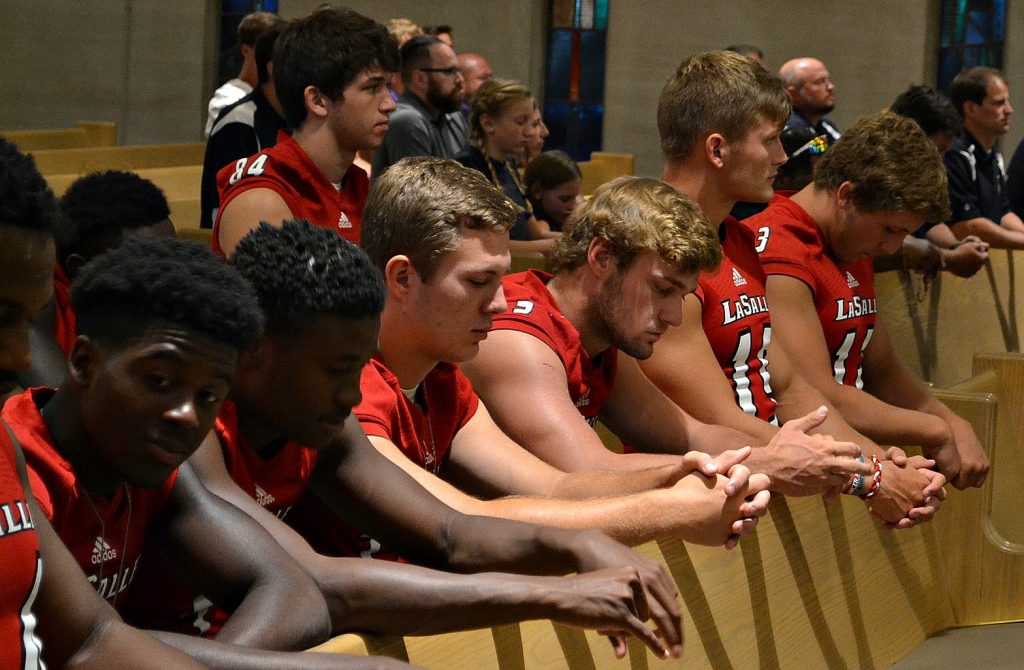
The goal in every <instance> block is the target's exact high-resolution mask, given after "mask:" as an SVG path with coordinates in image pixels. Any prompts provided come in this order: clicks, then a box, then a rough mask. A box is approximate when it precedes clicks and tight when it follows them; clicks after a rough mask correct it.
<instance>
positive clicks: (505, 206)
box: [292, 158, 768, 555]
mask: <svg viewBox="0 0 1024 670" xmlns="http://www.w3.org/2000/svg"><path fill="white" fill-rule="evenodd" d="M672 212H673V213H680V212H679V211H678V209H672ZM681 213H683V214H689V212H687V211H686V210H685V209H684V210H683V212H681ZM514 217H515V208H514V205H513V203H511V202H510V201H509V200H508V199H507V198H504V197H503V196H502V195H501V193H499V192H498V191H497V190H495V189H494V188H493V187H491V186H490V185H489V184H488V183H487V182H486V180H484V179H483V178H482V177H481V176H480V175H479V174H478V173H477V172H475V171H472V170H469V169H466V168H464V167H462V166H460V165H458V164H456V163H454V162H452V161H443V160H438V159H433V158H416V159H405V160H403V161H400V162H399V163H397V164H395V165H394V166H392V167H391V168H390V169H389V170H388V171H387V172H386V173H385V174H384V175H382V176H381V177H380V179H379V180H378V181H377V183H376V184H375V186H374V190H373V192H372V193H371V196H370V200H369V201H368V203H367V209H366V219H365V220H366V223H367V225H366V228H365V235H364V239H363V245H364V248H365V249H366V250H367V253H368V254H369V255H370V257H371V259H372V260H373V261H374V263H375V264H376V265H377V267H378V268H383V270H384V277H385V283H386V286H387V301H386V304H385V307H384V311H383V313H382V315H381V334H380V348H379V353H378V354H377V355H375V356H374V357H373V359H372V360H371V361H370V363H369V364H368V365H367V366H365V367H364V368H363V371H362V380H361V383H360V388H361V391H362V395H363V401H362V403H360V404H359V405H358V406H357V407H356V409H355V410H354V411H355V415H356V416H357V417H358V418H359V421H360V423H361V424H362V426H363V428H364V430H365V431H366V433H367V435H369V437H370V441H371V442H372V443H373V444H374V446H375V447H377V449H379V450H380V451H381V452H382V453H384V454H385V455H386V456H387V457H388V458H389V459H391V460H392V461H394V462H395V463H397V464H399V465H400V466H401V467H402V468H403V469H404V470H405V471H406V472H408V473H409V474H410V475H412V476H413V477H414V478H415V479H416V480H417V481H419V482H420V483H421V484H422V485H423V486H424V487H426V488H427V489H428V490H430V491H431V492H433V493H434V494H435V495H437V496H438V497H439V498H441V499H442V500H443V501H445V502H446V503H448V504H450V505H452V506H453V507H454V508H455V509H458V510H460V511H462V512H466V513H471V514H480V515H487V516H499V517H504V518H513V519H518V520H523V521H536V522H543V523H545V524H549V525H555V526H559V527H562V528H600V529H603V530H605V531H606V532H609V533H610V534H612V535H613V536H615V537H617V538H619V539H620V540H623V541H626V542H630V543H639V542H643V541H647V540H650V539H653V538H658V537H668V536H676V537H681V538H682V539H685V540H688V541H691V542H696V543H700V544H706V545H712V546H714V545H721V544H725V545H726V546H733V545H734V544H735V542H736V540H737V537H738V535H740V534H743V533H745V532H748V531H750V530H751V529H752V527H753V525H754V521H755V520H756V517H758V516H760V515H762V514H763V513H764V506H765V504H766V502H767V499H768V495H767V493H765V492H764V490H763V489H764V488H765V487H766V486H767V483H768V482H767V478H766V477H764V476H762V475H749V472H748V471H747V470H746V468H744V467H743V466H741V465H734V464H735V463H736V462H737V461H738V460H742V458H744V457H746V455H747V454H748V453H749V450H748V449H742V450H740V451H739V452H728V453H725V454H723V455H722V456H720V457H719V459H718V460H717V461H713V460H712V459H710V458H709V457H707V456H706V455H704V454H688V455H687V456H685V457H680V456H674V457H671V458H669V457H665V458H663V459H662V461H661V463H659V464H658V465H657V466H654V467H650V468H646V469H642V468H639V467H638V468H637V469H636V471H634V472H605V471H598V470H586V469H583V468H580V471H579V472H572V473H567V472H564V471H562V470H559V469H556V468H554V467H551V466H549V465H548V464H546V463H544V462H543V461H541V460H539V459H537V458H536V457H534V456H533V455H532V454H530V453H529V452H528V451H526V450H524V449H522V448H521V447H520V446H519V445H518V444H516V443H515V442H513V441H512V440H511V439H509V438H508V437H507V436H506V435H505V434H504V433H502V432H501V431H500V430H499V429H498V427H497V426H496V425H495V424H494V422H493V420H492V419H491V418H490V415H489V413H488V411H487V408H486V407H485V406H484V404H483V403H481V402H480V401H479V400H478V398H477V396H476V394H475V392H474V391H473V389H472V386H471V385H470V383H469V381H468V380H467V379H466V378H465V376H464V375H463V374H462V373H461V371H460V370H459V367H458V366H457V363H458V362H461V361H466V360H469V359H471V358H472V357H473V356H474V355H475V354H476V352H477V350H478V347H479V343H480V342H481V341H482V340H483V339H484V338H486V337H487V331H488V330H489V328H490V324H491V321H492V319H493V318H494V316H495V315H496V314H499V313H500V312H502V311H504V309H505V299H504V297H503V291H502V286H501V276H502V274H503V273H504V272H505V271H506V270H507V269H508V264H509V251H508V238H507V231H508V229H509V228H510V227H511V226H512V222H513V220H514ZM691 221H692V217H691ZM581 422H582V420H581ZM719 472H721V473H725V474H728V475H729V476H728V477H726V476H723V475H722V474H718V473H719ZM460 489H463V490H466V491H468V492H470V493H472V494H474V495H478V496H481V497H482V498H483V500H480V499H477V498H474V497H472V496H470V495H466V494H465V493H463V492H462V491H461V490H460ZM500 496H515V497H500ZM303 502H305V501H303ZM330 521H331V519H330V517H329V516H328V515H327V514H326V512H324V511H323V510H321V511H320V512H319V513H318V511H317V510H316V509H311V508H310V507H309V506H308V505H304V506H303V509H302V510H301V513H300V510H295V511H293V513H292V523H293V524H294V525H296V526H298V527H301V529H302V532H303V533H304V534H306V536H307V538H309V539H311V541H312V543H313V544H314V546H318V547H320V548H322V550H323V551H325V552H328V553H338V554H346V553H353V551H358V550H359V549H358V547H356V548H354V547H353V538H352V535H351V533H349V532H347V531H346V530H344V529H341V528H337V527H336V524H335V526H332V525H331V523H330ZM563 532H565V531H563ZM378 539H380V540H382V541H383V543H384V544H385V546H387V545H388V544H389V543H388V542H387V539H386V538H378ZM378 548H379V544H378V543H371V546H370V548H369V550H367V551H366V553H367V554H368V555H373V554H374V553H376V551H377V549H378ZM393 548H394V547H392V549H393ZM399 551H400V550H399Z"/></svg>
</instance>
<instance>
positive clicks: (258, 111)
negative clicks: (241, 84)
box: [199, 20, 288, 229]
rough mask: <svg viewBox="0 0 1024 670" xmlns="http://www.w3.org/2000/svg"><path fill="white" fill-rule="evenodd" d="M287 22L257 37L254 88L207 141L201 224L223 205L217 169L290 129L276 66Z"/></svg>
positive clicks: (207, 222)
mask: <svg viewBox="0 0 1024 670" xmlns="http://www.w3.org/2000/svg"><path fill="white" fill-rule="evenodd" d="M285 25H287V24H286V23H285V22H284V21H283V20H277V21H275V22H274V23H273V25H271V26H269V27H268V28H267V29H266V30H265V31H264V32H263V34H262V35H260V37H259V39H257V40H256V49H255V52H256V55H255V57H256V73H257V75H258V77H259V83H258V84H257V86H256V88H255V90H253V91H252V93H249V94H248V95H246V96H245V97H243V98H241V99H240V100H237V101H236V102H234V103H232V104H230V105H228V106H227V107H225V108H224V109H222V110H221V112H220V114H219V115H218V116H217V120H216V122H215V123H214V124H213V130H212V131H210V138H209V139H208V140H207V141H206V152H205V153H204V154H203V176H202V180H201V182H200V187H199V195H200V201H201V203H200V211H199V227H200V228H204V229H209V228H213V222H214V220H215V219H216V218H217V210H218V209H219V207H220V199H219V198H218V196H217V173H218V172H219V171H220V170H221V168H223V167H224V166H225V165H228V164H229V163H230V164H234V163H235V162H236V161H237V160H238V159H240V158H248V157H249V156H252V155H253V154H257V153H259V152H260V151H263V150H264V149H268V148H270V147H272V146H274V145H275V144H277V136H278V134H279V133H280V132H281V131H287V129H288V124H287V122H285V120H284V112H283V111H282V110H281V103H280V102H279V101H278V99H277V91H276V90H275V88H274V80H273V78H272V77H271V76H270V74H271V71H272V70H273V67H274V66H273V57H274V44H275V43H276V42H277V36H278V35H280V34H281V31H282V30H284V27H285Z"/></svg>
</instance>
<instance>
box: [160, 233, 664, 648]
mask: <svg viewBox="0 0 1024 670" xmlns="http://www.w3.org/2000/svg"><path fill="white" fill-rule="evenodd" d="M231 261H232V264H233V265H234V266H235V267H236V268H237V269H238V270H239V272H240V273H241V274H242V275H243V276H244V277H246V278H247V279H249V280H250V281H251V282H252V284H253V286H254V288H255V290H256V294H257V296H258V298H259V302H260V306H261V308H262V310H263V312H264V315H265V316H266V319H267V327H266V331H265V333H264V334H263V336H262V337H261V338H260V339H259V341H258V342H256V343H255V344H254V345H252V346H250V347H248V348H247V349H246V350H245V351H244V352H243V353H242V355H241V356H240V359H239V363H238V366H237V374H236V384H235V387H234V388H233V390H232V394H231V398H230V399H229V400H227V401H225V403H224V405H223V407H222V408H221V412H220V416H219V417H218V419H217V422H216V424H215V428H214V432H215V435H211V436H210V437H208V439H207V441H206V442H205V443H204V445H203V446H202V447H201V448H200V450H199V451H198V452H197V453H196V454H195V456H193V457H192V459H190V461H189V462H190V465H192V467H194V468H195V470H196V472H197V473H198V474H199V476H200V478H201V479H202V480H203V483H204V484H206V485H207V486H208V487H209V488H210V490H211V491H212V492H213V493H215V494H217V495H219V496H221V497H222V498H224V499H225V500H227V501H229V502H231V503H233V504H234V505H236V506H237V507H239V508H240V509H241V510H243V511H244V512H246V513H247V514H249V515H250V516H251V517H253V518H254V519H256V520H257V521H259V522H260V523H261V524H262V525H263V526H264V527H265V528H266V529H267V530H268V531H270V533H271V534H273V535H274V537H275V539H277V540H278V542H279V543H280V544H281V546H282V547H284V548H285V550H286V551H288V553H289V554H291V556H292V557H293V558H295V560H296V561H297V562H298V563H299V564H300V565H302V566H303V567H304V568H305V569H306V571H307V572H308V573H309V574H310V575H311V576H312V577H313V579H314V581H315V582H316V583H317V584H318V586H319V587H320V589H321V591H322V593H323V594H324V596H325V598H326V599H327V601H328V606H329V609H330V612H331V618H332V623H333V628H334V631H335V632H344V631H360V632H371V633H378V634H391V635H395V634H397V635H425V634H430V633H436V632H447V631H451V630H457V629H461V628H471V627H481V626H493V625H498V624H503V623H510V622H515V621H520V620H523V619H533V618H546V617H550V618H553V619H555V620H558V621H561V622H564V623H569V624H576V625H581V626H591V627H597V628H600V629H605V630H619V629H621V630H626V631H628V632H632V633H636V634H638V635H640V636H641V637H642V638H643V640H644V641H645V642H646V643H647V644H649V645H651V647H652V648H653V649H655V650H656V651H658V652H660V653H664V650H665V646H664V644H663V643H662V642H659V641H658V640H657V637H656V636H655V635H654V633H653V632H652V631H651V630H650V629H649V628H647V627H646V626H644V625H643V624H642V623H641V621H640V618H646V616H645V615H643V614H640V613H642V612H644V611H645V609H646V604H645V603H644V601H643V599H642V598H640V597H638V595H637V594H638V593H640V592H642V588H643V587H642V584H641V581H640V577H639V575H638V573H637V570H636V569H635V568H633V567H632V566H629V565H619V566H617V567H615V568H613V569H610V570H598V571H594V572H590V573H586V574H583V575H580V576H576V577H568V578H563V577H524V576H520V575H513V574H496V573H493V572H492V573H487V574H478V575H457V574H450V573H444V572H437V571H433V570H428V569H426V568H421V567H417V566H415V565H407V564H397V563H387V562H383V561H364V560H362V559H359V558H334V557H327V556H323V555H319V554H317V553H315V552H314V551H313V550H312V549H311V548H310V546H309V545H308V544H307V543H306V542H304V541H303V539H302V538H301V537H300V536H298V535H297V534H296V533H295V531H293V530H292V529H290V528H289V527H288V526H286V525H285V521H287V520H289V519H290V517H291V516H292V514H291V509H292V506H293V505H294V504H295V503H296V501H297V500H298V499H299V497H300V495H302V494H303V493H304V492H305V491H309V492H310V493H311V494H312V495H313V496H315V497H317V498H318V499H322V500H323V501H324V502H325V503H326V504H327V505H328V506H329V507H330V508H331V510H332V515H331V516H330V517H329V518H327V519H325V520H324V523H325V524H330V525H332V526H337V525H339V524H341V523H342V520H344V521H346V522H348V523H349V524H351V525H353V526H355V527H358V528H359V529H360V530H361V531H363V532H372V533H373V534H374V535H375V536H378V537H381V538H387V539H388V541H389V543H392V542H393V546H398V547H401V550H402V552H403V554H404V555H406V556H408V557H409V558H411V559H415V560H419V561H423V562H426V563H432V564H441V565H443V563H442V562H441V561H439V560H438V559H439V556H438V554H439V553H441V552H439V551H437V550H438V549H439V548H440V547H437V546H436V545H437V542H436V541H435V540H434V539H433V538H430V537H429V536H428V535H427V533H426V532H424V528H423V526H425V525H426V524H423V523H422V522H420V521H418V520H417V517H419V518H424V517H427V516H428V513H427V510H431V509H440V508H441V507H442V506H441V505H440V503H439V502H438V501H436V500H431V499H429V496H428V495H427V494H426V492H425V491H423V490H422V489H421V488H420V487H418V486H417V485H416V484H415V483H413V482H412V481H411V480H409V478H408V476H407V475H405V473H403V472H402V471H401V470H399V469H398V468H396V467H395V466H394V465H393V464H391V463H390V462H388V461H386V460H384V459H383V458H381V457H380V455H379V454H377V453H376V451H374V449H373V447H372V446H370V445H369V444H366V443H365V437H364V438H362V439H361V440H360V441H356V442H355V443H343V439H342V433H343V429H344V424H345V420H346V419H347V417H348V416H349V413H350V410H351V408H352V407H353V406H354V405H355V404H356V403H358V401H359V375H360V371H361V370H362V368H363V366H364V365H365V363H366V362H367V361H368V360H369V359H370V357H371V356H372V355H373V353H374V352H375V351H376V349H377V337H378V332H379V324H380V311H381V310H382V309H383V308H384V286H383V282H382V281H381V277H380V273H379V272H378V271H377V269H376V268H375V267H373V265H372V264H371V263H370V261H369V259H368V258H367V257H366V254H365V253H363V252H362V251H361V250H360V249H359V248H358V247H356V246H355V245H353V244H351V243H350V242H347V241H345V240H343V239H341V238H340V237H338V236H337V235H335V234H334V233H333V232H331V231H325V230H323V229H321V228H316V227H314V226H312V225H310V224H309V223H307V222H305V221H288V222H285V224H284V225H283V227H281V228H276V227H273V226H270V225H269V224H263V225H261V226H260V227H259V228H258V229H256V230H255V231H253V232H251V233H250V234H249V235H247V236H246V237H245V238H243V239H242V241H241V242H240V243H239V245H238V247H237V249H236V250H235V252H234V254H232V257H231ZM356 430H357V431H358V427H356ZM367 452H369V453H367ZM366 455H371V456H376V459H372V458H371V459H366V458H361V456H366ZM374 460H375V461H376V462H370V461H374ZM353 470H355V471H356V472H352V471H353ZM339 473H343V474H339ZM349 473H351V474H349ZM350 481H362V484H361V486H368V487H373V492H374V494H375V495H376V496H378V497H379V498H380V499H382V500H384V501H385V502H388V501H393V500H401V501H403V503H404V504H403V505H388V506H386V508H385V509H379V508H378V503H375V502H373V501H372V500H370V499H369V498H368V497H367V496H366V495H365V494H364V492H363V491H362V489H361V488H360V486H351V485H350V484H349V482H350ZM447 512H448V513H450V514H451V516H450V517H449V519H448V521H449V525H448V528H449V529H450V530H451V531H452V532H454V533H458V534H459V536H460V537H459V540H460V542H463V543H465V544H466V545H469V544H472V543H473V542H474V540H473V538H472V537H471V535H472V534H473V533H474V532H476V533H477V534H487V535H491V536H495V537H496V536H499V535H500V536H503V537H504V538H506V539H507V541H509V542H517V541H518V542H522V543H523V545H524V548H525V552H524V556H523V557H522V559H519V557H517V556H515V554H514V552H512V551H505V552H503V553H504V556H503V557H502V560H504V561H505V565H503V566H498V565H495V564H493V563H492V564H491V565H490V566H487V565H485V564H482V565H474V566H470V565H467V564H464V563H463V564H459V563H457V562H456V561H454V560H453V561H451V563H450V566H445V567H455V568H460V569H475V570H480V569H483V568H486V569H496V568H498V567H503V568H506V569H523V568H526V567H527V566H528V565H530V567H532V569H533V570H534V571H536V572H543V571H545V570H546V569H547V570H549V571H550V570H551V569H552V567H553V566H551V565H550V561H549V560H546V559H545V557H544V556H543V551H542V549H541V543H539V542H535V541H533V535H535V534H536V531H537V530H538V529H536V528H531V527H528V526H526V525H524V524H512V523H509V522H503V521H499V520H496V519H490V520H487V521H485V522H484V523H479V524H475V525H476V526H477V530H475V531H474V530H473V527H472V526H473V525H474V524H472V522H471V523H470V524H469V525H467V524H466V522H467V521H470V520H468V519H465V518H462V519H457V518H455V517H456V515H454V513H451V511H450V510H447ZM566 535H567V537H566V538H565V539H566V540H567V541H570V542H571V541H573V539H575V540H579V539H580V538H579V537H578V534H575V535H576V536H577V537H575V538H573V537H572V535H574V534H566ZM610 544H611V542H610V541H608V542H606V545H610ZM530 545H532V547H531V546H530ZM506 548H507V546H506ZM472 553H474V554H476V555H477V557H478V558H479V559H483V560H484V561H487V560H490V559H488V558H485V553H484V552H480V551H473V552H472ZM623 553H625V552H623ZM526 559H530V560H526ZM609 565H611V563H609ZM554 569H555V570H557V567H555V568H554ZM180 591H182V589H181V586H180V585H171V586H168V587H167V588H165V589H164V597H162V598H161V600H165V601H166V602H168V603H172V602H173V603H176V605H177V607H178V610H177V613H179V614H180V613H182V612H185V611H188V610H190V609H191V608H192V606H193V600H194V598H195V595H196V594H195V593H194V592H190V591H189V590H187V589H185V590H184V592H183V593H182V592H180ZM175 592H179V593H177V594H176V593H175ZM634 612H635V613H637V614H634ZM638 614H639V617H640V618H638ZM195 617H196V618H197V620H202V621H207V622H209V623H210V624H212V625H218V624H219V622H220V621H221V620H222V618H223V617H222V613H221V612H219V611H216V610H214V611H211V612H209V613H205V614H201V613H198V612H197V613H196V615H195ZM660 623H666V622H664V621H663V622H660ZM666 625H668V624H667V623H666Z"/></svg>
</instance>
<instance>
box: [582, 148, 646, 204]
mask: <svg viewBox="0 0 1024 670" xmlns="http://www.w3.org/2000/svg"><path fill="white" fill-rule="evenodd" d="M579 166H580V173H581V174H582V176H583V180H582V187H581V191H580V192H581V193H582V194H583V195H584V196H589V195H593V194H594V191H596V190H597V187H598V186H600V185H601V184H604V183H605V182H608V181H611V180H612V179H614V178H616V177H621V176H623V175H631V174H633V173H634V172H635V171H636V159H635V158H634V157H633V154H617V153H609V152H606V151H594V152H592V153H591V154H590V160H589V161H582V162H580V163H579Z"/></svg>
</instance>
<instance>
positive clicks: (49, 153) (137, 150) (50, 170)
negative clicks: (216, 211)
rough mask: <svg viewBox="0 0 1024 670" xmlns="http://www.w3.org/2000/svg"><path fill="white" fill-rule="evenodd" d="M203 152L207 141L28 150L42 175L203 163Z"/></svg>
mask: <svg viewBox="0 0 1024 670" xmlns="http://www.w3.org/2000/svg"><path fill="white" fill-rule="evenodd" d="M205 152H206V145H205V144H204V143H203V142H192V143H188V144H140V145H135V146H117V147H93V148H86V149H43V150H40V151H33V152H31V153H32V156H33V157H34V158H35V160H36V166H37V167H38V168H39V172H41V173H42V174H43V176H44V177H45V176H48V175H52V174H86V173H89V172H96V171H97V170H142V169H149V168H163V167H178V166H183V165H202V164H203V154H204V153H205Z"/></svg>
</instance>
